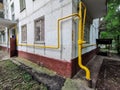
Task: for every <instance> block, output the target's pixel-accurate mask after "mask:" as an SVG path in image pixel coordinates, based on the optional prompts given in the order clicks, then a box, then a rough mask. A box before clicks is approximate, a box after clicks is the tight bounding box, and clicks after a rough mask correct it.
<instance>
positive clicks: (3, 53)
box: [0, 50, 10, 61]
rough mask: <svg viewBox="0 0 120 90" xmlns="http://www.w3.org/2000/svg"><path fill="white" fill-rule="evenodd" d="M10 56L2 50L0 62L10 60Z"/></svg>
mask: <svg viewBox="0 0 120 90" xmlns="http://www.w3.org/2000/svg"><path fill="white" fill-rule="evenodd" d="M9 58H10V56H9V54H8V52H6V51H1V50H0V61H2V60H7V59H9Z"/></svg>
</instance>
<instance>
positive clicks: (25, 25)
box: [21, 24, 27, 43]
mask: <svg viewBox="0 0 120 90" xmlns="http://www.w3.org/2000/svg"><path fill="white" fill-rule="evenodd" d="M24 27H26V34H25V35H26V40H25V41H23V32H24V31H23V28H24ZM21 43H27V24H24V25H22V26H21Z"/></svg>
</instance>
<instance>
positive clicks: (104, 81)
mask: <svg viewBox="0 0 120 90" xmlns="http://www.w3.org/2000/svg"><path fill="white" fill-rule="evenodd" d="M96 90H120V61H112V60H107V59H106V60H104V62H103V65H102V67H101V70H100V73H99V76H98V81H97V86H96Z"/></svg>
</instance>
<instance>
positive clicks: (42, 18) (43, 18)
mask: <svg viewBox="0 0 120 90" xmlns="http://www.w3.org/2000/svg"><path fill="white" fill-rule="evenodd" d="M39 20H43V25H41V26H44V27H43V34H41V35H43V41H42V40H39V41H36V22H37V21H39ZM40 32H41V31H40ZM41 38H42V36H40V39H41ZM34 43H35V44H44V43H45V17H44V16H41V17H39V18H37V19H35V20H34Z"/></svg>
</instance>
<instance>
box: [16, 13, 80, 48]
mask: <svg viewBox="0 0 120 90" xmlns="http://www.w3.org/2000/svg"><path fill="white" fill-rule="evenodd" d="M73 16H77V17H79V15H78V13H74V14H71V15H68V16H66V17H63V18H60V19H58V21H57V25H58V26H57V30H58V32H57V37H58V40H57V46H40V45H36V44H27V43H26V44H18V35H17V45H18V46H30V47H33V46H34V47H37V48H51V49H59V48H60V21H62V20H65V19H67V18H70V17H73Z"/></svg>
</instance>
